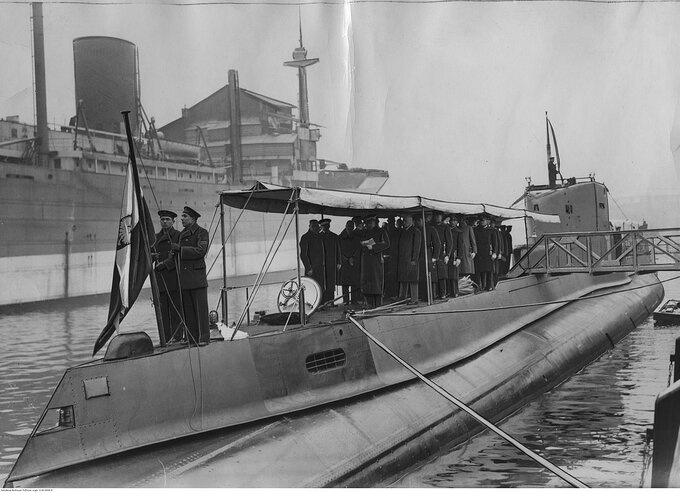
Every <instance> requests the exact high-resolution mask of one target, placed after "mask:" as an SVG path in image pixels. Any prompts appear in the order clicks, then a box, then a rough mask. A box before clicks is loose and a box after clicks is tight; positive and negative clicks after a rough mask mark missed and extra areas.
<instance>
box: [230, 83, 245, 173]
mask: <svg viewBox="0 0 680 492" xmlns="http://www.w3.org/2000/svg"><path fill="white" fill-rule="evenodd" d="M229 121H230V124H229V140H230V142H231V180H232V183H240V182H241V179H242V177H243V173H242V167H241V89H240V88H239V84H238V72H237V71H236V70H229Z"/></svg>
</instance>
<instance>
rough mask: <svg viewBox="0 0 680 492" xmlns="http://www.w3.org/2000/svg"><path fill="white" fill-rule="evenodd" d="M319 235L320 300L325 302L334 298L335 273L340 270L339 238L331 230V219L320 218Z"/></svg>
mask: <svg viewBox="0 0 680 492" xmlns="http://www.w3.org/2000/svg"><path fill="white" fill-rule="evenodd" d="M319 227H320V229H321V230H320V231H319V236H321V242H322V243H323V250H324V251H323V254H324V280H325V284H324V285H323V286H322V287H323V297H322V298H321V302H322V303H325V302H328V301H332V300H333V299H335V286H336V285H337V274H338V271H339V270H340V240H339V239H338V235H337V234H335V233H334V232H332V231H331V219H321V220H320V221H319Z"/></svg>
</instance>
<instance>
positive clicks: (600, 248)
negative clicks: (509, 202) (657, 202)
mask: <svg viewBox="0 0 680 492" xmlns="http://www.w3.org/2000/svg"><path fill="white" fill-rule="evenodd" d="M662 270H666V271H671V270H680V228H671V229H638V230H630V231H607V232H571V233H555V234H545V235H544V236H541V238H540V239H539V240H538V241H536V243H535V244H534V245H533V246H531V248H529V250H528V251H527V252H526V253H525V254H524V255H523V256H522V257H521V258H520V259H519V260H518V261H517V263H516V264H515V266H513V267H512V269H511V270H510V271H509V272H508V274H507V277H508V278H514V277H518V276H520V275H523V274H536V273H591V274H593V273H603V272H657V271H662Z"/></svg>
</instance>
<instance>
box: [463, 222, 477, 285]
mask: <svg viewBox="0 0 680 492" xmlns="http://www.w3.org/2000/svg"><path fill="white" fill-rule="evenodd" d="M460 237H461V244H462V248H463V249H462V251H459V252H458V254H459V258H460V274H461V275H474V274H475V261H474V257H473V255H472V253H474V254H475V255H476V254H477V241H476V238H475V231H474V229H473V228H472V227H471V226H470V225H469V224H466V223H465V220H463V221H462V222H461V223H460Z"/></svg>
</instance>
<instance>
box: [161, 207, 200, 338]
mask: <svg viewBox="0 0 680 492" xmlns="http://www.w3.org/2000/svg"><path fill="white" fill-rule="evenodd" d="M200 216H201V215H200V214H199V213H198V212H196V211H195V210H194V209H193V208H191V207H184V211H183V212H182V225H183V226H184V230H183V231H182V232H181V233H180V235H179V241H178V242H176V243H171V244H170V248H171V249H172V250H173V251H174V252H175V255H176V256H177V258H178V269H179V283H180V289H182V304H183V305H184V316H185V319H184V321H185V323H186V326H187V330H188V333H187V336H188V338H189V343H190V344H192V345H195V344H198V345H201V346H203V345H207V344H208V343H210V323H209V320H208V276H207V273H206V269H205V255H206V254H207V253H208V243H209V242H210V237H209V235H208V231H206V230H205V229H203V228H202V227H201V226H199V225H198V224H197V223H196V220H197V219H198V218H199V217H200Z"/></svg>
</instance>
